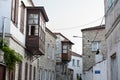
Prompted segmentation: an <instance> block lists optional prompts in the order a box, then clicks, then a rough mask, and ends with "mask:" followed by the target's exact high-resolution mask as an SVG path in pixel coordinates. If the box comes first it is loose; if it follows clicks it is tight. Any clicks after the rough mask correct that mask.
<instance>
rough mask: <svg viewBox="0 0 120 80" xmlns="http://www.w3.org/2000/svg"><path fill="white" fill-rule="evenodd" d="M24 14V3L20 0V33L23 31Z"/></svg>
mask: <svg viewBox="0 0 120 80" xmlns="http://www.w3.org/2000/svg"><path fill="white" fill-rule="evenodd" d="M24 14H25V5H24V3H23V2H22V5H21V16H20V17H21V19H20V32H21V33H24Z"/></svg>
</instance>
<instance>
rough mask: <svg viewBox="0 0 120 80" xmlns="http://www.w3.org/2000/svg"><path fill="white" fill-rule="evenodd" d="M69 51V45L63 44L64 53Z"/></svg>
mask: <svg viewBox="0 0 120 80" xmlns="http://www.w3.org/2000/svg"><path fill="white" fill-rule="evenodd" d="M67 52H68V46H67V44H63V53H67Z"/></svg>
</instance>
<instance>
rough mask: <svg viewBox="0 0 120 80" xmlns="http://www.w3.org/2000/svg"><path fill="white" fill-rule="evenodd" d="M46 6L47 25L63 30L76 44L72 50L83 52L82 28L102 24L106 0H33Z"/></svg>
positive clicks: (58, 30) (55, 29) (52, 29)
mask: <svg viewBox="0 0 120 80" xmlns="http://www.w3.org/2000/svg"><path fill="white" fill-rule="evenodd" d="M33 1H34V2H35V4H36V5H38V6H44V7H45V10H46V13H47V15H48V18H49V22H48V23H47V27H48V28H49V29H50V30H51V31H53V32H61V33H62V34H63V35H65V36H66V37H67V38H68V39H70V40H71V41H72V42H73V43H74V44H75V45H74V46H73V48H72V50H73V51H74V52H76V53H79V54H82V39H81V38H73V35H76V36H82V33H81V29H83V28H86V27H94V26H98V25H100V24H101V20H102V19H101V18H102V17H103V16H104V0H33Z"/></svg>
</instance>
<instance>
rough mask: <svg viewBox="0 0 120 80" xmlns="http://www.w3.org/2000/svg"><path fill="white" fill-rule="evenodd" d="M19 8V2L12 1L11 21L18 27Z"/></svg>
mask: <svg viewBox="0 0 120 80" xmlns="http://www.w3.org/2000/svg"><path fill="white" fill-rule="evenodd" d="M18 8H19V0H12V15H11V19H12V21H13V23H14V24H15V25H16V26H17V24H18Z"/></svg>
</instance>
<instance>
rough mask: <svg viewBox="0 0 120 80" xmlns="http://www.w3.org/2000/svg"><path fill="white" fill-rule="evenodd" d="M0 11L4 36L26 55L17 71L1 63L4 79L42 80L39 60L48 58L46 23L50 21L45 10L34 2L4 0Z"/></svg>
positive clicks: (17, 66) (12, 46) (9, 43)
mask: <svg viewBox="0 0 120 80" xmlns="http://www.w3.org/2000/svg"><path fill="white" fill-rule="evenodd" d="M0 10H1V12H0V33H4V34H5V36H4V37H5V38H4V39H5V40H6V42H7V43H8V45H9V47H10V48H12V49H13V50H15V51H16V52H18V53H20V54H21V55H22V56H23V61H22V63H21V64H16V67H15V70H13V71H9V70H7V69H6V66H5V64H4V63H2V62H0V80H38V79H37V78H38V75H37V71H38V70H37V68H38V66H37V58H38V57H40V56H41V55H45V27H46V26H45V24H46V22H48V21H49V19H48V17H47V14H46V12H45V9H44V7H42V6H41V7H35V5H34V3H33V2H32V0H1V1H0ZM3 27H4V28H5V29H4V30H3V31H2V28H3Z"/></svg>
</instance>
